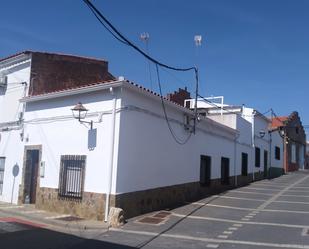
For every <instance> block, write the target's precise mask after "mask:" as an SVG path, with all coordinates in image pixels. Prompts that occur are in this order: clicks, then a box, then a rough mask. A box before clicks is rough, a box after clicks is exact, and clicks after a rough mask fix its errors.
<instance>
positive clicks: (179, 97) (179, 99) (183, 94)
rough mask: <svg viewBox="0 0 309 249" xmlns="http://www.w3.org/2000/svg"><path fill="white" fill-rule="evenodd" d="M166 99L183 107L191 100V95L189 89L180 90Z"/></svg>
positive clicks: (168, 95)
mask: <svg viewBox="0 0 309 249" xmlns="http://www.w3.org/2000/svg"><path fill="white" fill-rule="evenodd" d="M166 98H167V99H168V100H170V101H172V102H175V103H177V104H179V105H181V106H184V105H185V100H186V99H191V96H190V93H189V92H188V91H187V87H185V89H182V88H179V89H178V91H177V92H176V91H175V92H174V93H169V94H167V96H166Z"/></svg>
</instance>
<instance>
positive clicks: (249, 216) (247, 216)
mask: <svg viewBox="0 0 309 249" xmlns="http://www.w3.org/2000/svg"><path fill="white" fill-rule="evenodd" d="M245 218H249V219H251V218H253V216H252V215H246V216H245Z"/></svg>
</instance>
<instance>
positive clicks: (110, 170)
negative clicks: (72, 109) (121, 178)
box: [104, 87, 117, 222]
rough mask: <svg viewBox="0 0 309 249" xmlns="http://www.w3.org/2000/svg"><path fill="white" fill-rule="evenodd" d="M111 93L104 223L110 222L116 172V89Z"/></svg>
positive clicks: (111, 90)
mask: <svg viewBox="0 0 309 249" xmlns="http://www.w3.org/2000/svg"><path fill="white" fill-rule="evenodd" d="M109 90H110V93H111V94H112V96H114V98H113V110H112V121H111V125H112V126H111V128H112V130H111V143H110V148H111V150H110V159H109V179H108V191H107V193H106V200H105V215H104V221H105V222H107V220H108V211H109V201H110V195H111V192H112V184H113V170H114V153H115V149H114V147H115V124H116V104H117V97H116V94H115V91H114V89H113V88H112V87H111V88H110V89H109Z"/></svg>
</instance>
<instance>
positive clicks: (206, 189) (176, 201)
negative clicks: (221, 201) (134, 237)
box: [36, 172, 263, 220]
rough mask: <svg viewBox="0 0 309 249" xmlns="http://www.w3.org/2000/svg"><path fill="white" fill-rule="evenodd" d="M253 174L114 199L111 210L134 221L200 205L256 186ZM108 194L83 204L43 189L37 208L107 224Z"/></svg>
mask: <svg viewBox="0 0 309 249" xmlns="http://www.w3.org/2000/svg"><path fill="white" fill-rule="evenodd" d="M262 178H263V172H261V173H256V174H255V180H256V181H257V180H260V179H262ZM252 179H253V176H252V174H248V176H240V175H239V176H237V186H235V177H234V176H232V177H230V178H229V184H222V183H221V179H213V180H211V182H210V185H208V186H202V185H201V184H200V183H199V182H191V183H184V184H179V185H174V186H167V187H161V188H155V189H148V190H142V191H137V192H130V193H124V194H118V195H116V196H115V195H111V196H110V207H118V208H122V209H123V210H124V214H125V218H126V219H127V218H131V217H134V216H137V215H140V214H144V213H147V212H151V211H156V210H161V209H167V208H172V207H176V206H180V205H183V204H184V203H185V202H191V201H197V200H199V199H201V198H203V197H207V196H210V195H213V194H218V193H222V192H224V191H227V190H229V189H233V188H235V187H239V186H244V185H246V184H248V183H250V182H252ZM105 198H106V195H105V194H98V193H91V192H84V193H83V198H82V199H81V200H72V199H65V198H59V197H58V189H52V188H40V189H39V191H38V192H37V200H36V207H37V208H39V209H43V210H47V211H51V212H57V213H63V214H70V215H75V216H79V217H83V218H86V219H94V220H103V219H104V212H105Z"/></svg>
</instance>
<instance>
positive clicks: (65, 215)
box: [45, 214, 71, 220]
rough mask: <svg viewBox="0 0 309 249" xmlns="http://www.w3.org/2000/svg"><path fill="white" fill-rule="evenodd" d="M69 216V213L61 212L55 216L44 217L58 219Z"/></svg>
mask: <svg viewBox="0 0 309 249" xmlns="http://www.w3.org/2000/svg"><path fill="white" fill-rule="evenodd" d="M70 216H71V215H68V214H63V215H56V216H49V217H45V219H48V220H52V219H59V218H65V217H70Z"/></svg>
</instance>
